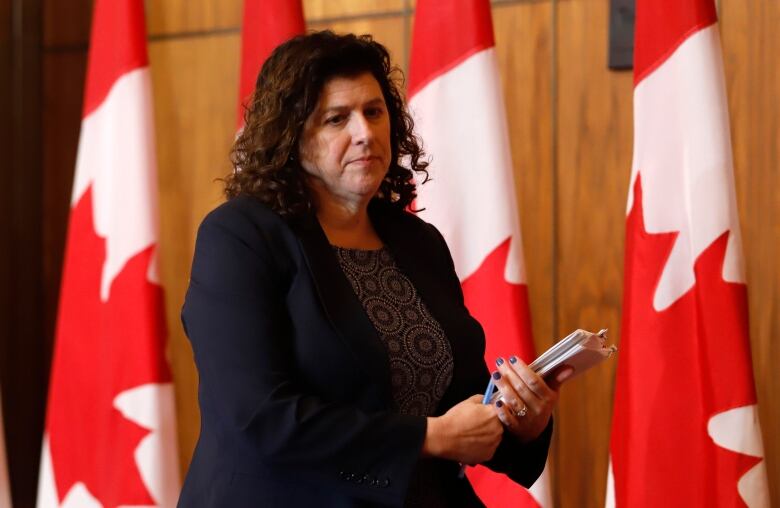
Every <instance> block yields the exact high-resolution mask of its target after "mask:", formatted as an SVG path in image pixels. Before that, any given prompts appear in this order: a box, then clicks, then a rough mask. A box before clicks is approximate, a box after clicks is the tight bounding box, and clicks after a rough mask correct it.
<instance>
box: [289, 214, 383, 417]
mask: <svg viewBox="0 0 780 508" xmlns="http://www.w3.org/2000/svg"><path fill="white" fill-rule="evenodd" d="M294 228H295V230H296V232H297V233H298V237H299V238H300V241H301V245H302V247H303V253H304V256H305V258H306V263H307V265H308V267H309V272H310V273H311V276H312V279H313V280H314V285H315V287H316V289H317V293H318V295H319V298H320V302H321V303H322V307H323V309H324V310H325V313H326V315H327V316H328V319H329V320H330V322H331V325H333V328H334V329H335V330H336V332H337V333H338V334H339V335H340V336H341V337H342V338H343V340H344V342H345V343H346V344H347V346H349V348H350V349H352V351H354V353H355V357H356V360H357V363H358V365H360V367H361V368H362V369H363V370H364V371H365V374H366V376H368V378H369V379H372V380H373V382H374V383H375V384H376V385H377V386H379V387H380V388H381V389H382V391H383V392H384V393H385V395H386V397H387V400H388V401H389V402H391V401H392V400H393V398H392V393H391V388H390V364H389V362H388V359H387V351H386V350H385V347H384V344H382V342H381V339H380V338H379V336H378V335H377V333H376V329H375V328H374V326H373V324H372V323H371V321H370V320H369V319H368V316H367V315H366V312H365V309H364V308H363V305H362V304H361V303H360V301H359V300H358V298H357V295H355V292H354V290H353V289H352V286H351V285H350V283H349V280H347V278H346V276H345V275H344V272H343V271H342V269H341V266H340V265H339V262H338V259H337V258H336V254H335V253H334V252H333V248H332V247H331V245H330V243H329V242H328V238H327V237H326V236H325V232H324V231H323V230H322V227H320V224H319V222H318V221H317V219H316V217H315V216H313V215H311V216H309V217H307V218H306V219H304V220H302V221H300V222H299V223H298V224H297V225H295V226H294Z"/></svg>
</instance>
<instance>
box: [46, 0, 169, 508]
mask: <svg viewBox="0 0 780 508" xmlns="http://www.w3.org/2000/svg"><path fill="white" fill-rule="evenodd" d="M157 228H158V226H157V168H156V163H155V147H154V129H153V117H152V97H151V84H150V76H149V62H148V58H147V51H146V29H145V26H144V9H143V1H142V0H96V1H95V4H94V13H93V20H92V35H91V42H90V50H89V60H88V67H87V79H86V90H85V94H84V110H83V120H82V126H81V135H80V139H79V147H78V155H77V160H76V173H75V177H74V183H73V194H72V197H71V210H70V222H69V227H68V236H67V241H66V251H65V261H64V266H63V275H62V284H61V288H60V302H59V311H58V317H57V328H56V336H55V344H54V358H53V365H52V371H51V382H50V386H49V400H48V408H47V415H46V426H45V434H44V439H43V453H42V459H41V470H40V479H39V485H38V506H39V507H58V506H62V507H90V508H91V507H104V508H109V507H116V506H127V505H144V506H165V507H167V506H171V507H172V506H174V505H175V503H176V499H177V496H178V492H179V475H178V458H177V452H176V448H177V447H176V434H175V415H174V401H173V386H172V384H171V373H170V371H169V368H168V365H167V362H166V359H165V354H164V346H165V336H166V328H165V320H164V312H163V292H162V288H161V287H160V282H159V276H158V273H157V264H158V263H157V238H158V229H157Z"/></svg>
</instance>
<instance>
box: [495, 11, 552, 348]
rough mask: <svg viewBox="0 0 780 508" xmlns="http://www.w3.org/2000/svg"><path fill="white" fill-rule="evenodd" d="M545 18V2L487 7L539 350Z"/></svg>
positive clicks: (548, 123) (544, 289)
mask: <svg viewBox="0 0 780 508" xmlns="http://www.w3.org/2000/svg"><path fill="white" fill-rule="evenodd" d="M551 22H552V4H551V3H549V2H544V3H543V2H539V3H516V4H511V5H503V6H500V7H495V8H494V9H493V23H494V30H495V34H496V53H497V56H498V62H499V68H500V71H501V82H502V86H503V90H504V98H505V101H506V116H507V122H508V125H509V139H510V142H511V145H512V161H513V164H514V172H515V186H516V191H517V198H518V205H519V215H520V221H521V227H522V233H523V243H524V253H525V262H526V270H527V273H528V290H529V298H530V302H531V314H532V315H533V330H534V339H535V342H536V348H537V351H540V352H541V351H544V350H545V349H547V348H548V347H549V346H550V345H551V344H552V341H553V314H552V312H551V311H552V294H553V291H552V290H553V287H552V281H553V277H552V274H553V251H552V246H553V220H552V219H553V201H552V195H553V180H552V134H553V131H552V116H551V112H552V95H551V91H552V63H553V60H552V33H551V30H550V26H551ZM518 41H522V42H521V43H519V42H518Z"/></svg>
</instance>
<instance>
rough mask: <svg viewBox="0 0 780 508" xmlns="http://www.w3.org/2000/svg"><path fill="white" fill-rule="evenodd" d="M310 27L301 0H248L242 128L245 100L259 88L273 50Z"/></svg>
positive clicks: (241, 80)
mask: <svg viewBox="0 0 780 508" xmlns="http://www.w3.org/2000/svg"><path fill="white" fill-rule="evenodd" d="M305 28H306V24H305V22H304V20H303V6H302V5H301V1H300V0H244V21H243V23H242V24H241V72H240V78H239V84H238V113H237V121H238V125H237V127H238V130H241V128H242V127H243V126H244V104H245V101H246V100H247V99H248V98H249V97H250V96H251V95H252V92H253V91H254V90H255V82H256V80H257V74H258V73H259V72H260V68H261V67H262V66H263V62H265V59H266V58H268V56H269V55H270V54H271V51H273V49H274V48H275V47H276V46H278V45H279V44H281V43H283V42H284V41H286V40H287V39H290V38H292V37H294V36H296V35H298V34H302V33H303V31H304V30H305Z"/></svg>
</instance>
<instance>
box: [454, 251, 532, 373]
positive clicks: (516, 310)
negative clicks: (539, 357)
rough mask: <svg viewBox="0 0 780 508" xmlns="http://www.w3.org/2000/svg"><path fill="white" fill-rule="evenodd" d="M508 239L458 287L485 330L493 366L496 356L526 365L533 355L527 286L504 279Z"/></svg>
mask: <svg viewBox="0 0 780 508" xmlns="http://www.w3.org/2000/svg"><path fill="white" fill-rule="evenodd" d="M511 240H512V239H511V237H510V238H507V239H506V240H504V241H503V242H501V244H500V245H499V246H498V247H496V248H495V249H494V250H493V251H492V252H491V253H490V254H488V255H487V257H485V260H484V261H482V264H481V265H480V266H479V268H478V269H477V271H476V272H474V273H473V274H471V275H470V276H469V277H467V278H466V280H464V281H463V283H462V284H461V286H462V287H463V296H464V299H465V302H466V307H467V308H468V309H469V312H470V313H471V315H473V316H474V318H476V320H477V321H479V322H480V324H481V325H482V328H483V329H484V330H485V337H486V339H487V340H486V342H487V344H486V347H485V361H486V362H487V364H488V366H492V365H494V363H493V362H495V360H496V358H498V357H499V356H507V355H510V354H516V355H518V356H520V357H521V358H522V359H523V360H524V361H526V362H530V361H532V360H533V359H534V358H535V356H536V354H535V350H534V341H533V334H532V331H531V315H530V313H529V306H528V286H526V285H525V284H514V283H511V282H508V281H507V280H506V278H505V277H504V272H505V270H506V264H507V257H508V256H509V246H510V243H511ZM488 368H492V367H488ZM485 382H486V383H487V381H485Z"/></svg>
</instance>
